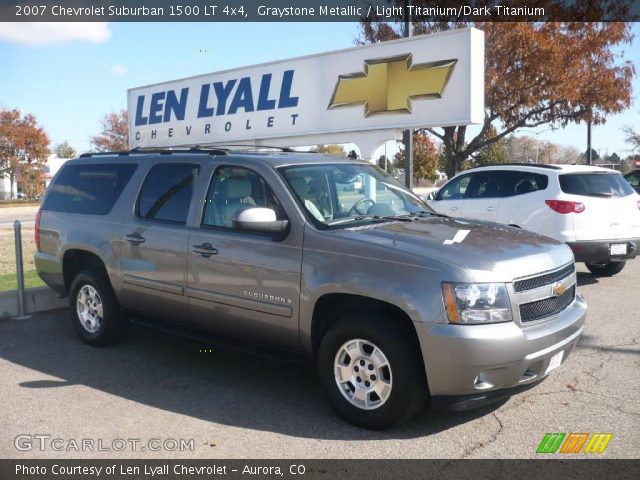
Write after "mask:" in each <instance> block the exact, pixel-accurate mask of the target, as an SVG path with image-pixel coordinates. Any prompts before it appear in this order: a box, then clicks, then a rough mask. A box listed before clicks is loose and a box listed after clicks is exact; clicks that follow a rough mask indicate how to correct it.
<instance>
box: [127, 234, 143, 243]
mask: <svg viewBox="0 0 640 480" xmlns="http://www.w3.org/2000/svg"><path fill="white" fill-rule="evenodd" d="M124 238H125V239H126V240H127V242H129V243H132V244H133V245H140V244H141V243H144V241H145V238H144V237H143V236H142V235H140V234H139V233H138V232H136V233H130V234H129V235H125V236H124Z"/></svg>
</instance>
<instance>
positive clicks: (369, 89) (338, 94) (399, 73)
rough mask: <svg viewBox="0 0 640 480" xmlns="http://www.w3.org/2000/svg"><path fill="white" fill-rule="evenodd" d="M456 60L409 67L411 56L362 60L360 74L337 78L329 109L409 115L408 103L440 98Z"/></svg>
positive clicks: (374, 113)
mask: <svg viewBox="0 0 640 480" xmlns="http://www.w3.org/2000/svg"><path fill="white" fill-rule="evenodd" d="M456 62H457V60H443V61H440V62H430V63H422V64H418V65H412V64H411V55H404V56H401V57H394V58H385V59H378V60H365V62H364V72H357V73H350V74H347V75H340V77H339V79H338V84H337V85H336V88H335V90H334V92H333V97H332V98H331V102H330V103H329V108H335V107H344V106H348V105H364V106H365V116H367V117H368V116H369V115H376V114H380V113H411V101H412V100H413V99H419V98H441V96H442V92H444V89H445V87H446V86H447V82H448V81H449V78H450V77H451V73H452V72H453V69H454V67H455V65H456Z"/></svg>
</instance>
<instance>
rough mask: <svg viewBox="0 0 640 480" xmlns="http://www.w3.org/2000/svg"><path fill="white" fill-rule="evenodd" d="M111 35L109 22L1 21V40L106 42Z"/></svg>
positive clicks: (39, 42) (29, 42) (24, 42)
mask: <svg viewBox="0 0 640 480" xmlns="http://www.w3.org/2000/svg"><path fill="white" fill-rule="evenodd" d="M110 37H111V31H110V30H109V24H108V23H107V22H94V23H91V22H41V23H35V22H24V23H15V22H0V42H2V41H5V42H11V43H20V44H23V45H47V44H51V43H69V42H77V41H79V42H91V43H101V42H106V41H107V40H109V38H110Z"/></svg>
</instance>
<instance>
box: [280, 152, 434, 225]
mask: <svg viewBox="0 0 640 480" xmlns="http://www.w3.org/2000/svg"><path fill="white" fill-rule="evenodd" d="M280 171H281V173H282V174H283V176H284V178H285V180H286V182H287V183H288V184H289V187H290V188H291V191H292V192H293V193H294V194H295V196H296V197H297V200H298V202H299V203H300V205H302V206H303V207H304V209H305V210H306V211H307V213H308V214H309V216H310V217H312V218H313V219H314V220H316V223H317V224H318V225H321V226H326V227H333V226H350V224H353V223H354V222H366V221H379V220H381V219H382V220H389V219H395V218H402V217H404V216H409V215H411V214H416V215H417V214H420V213H433V210H431V208H429V207H428V206H427V205H426V204H425V203H424V202H423V201H422V200H420V199H419V198H418V197H416V196H415V195H414V194H413V193H411V192H410V191H408V190H407V189H406V188H405V187H403V186H402V185H401V184H400V183H398V182H397V181H396V180H395V179H394V178H393V177H392V176H391V175H389V174H388V173H386V172H385V171H384V170H382V169H380V168H378V167H376V166H374V165H363V164H346V163H335V164H324V165H303V166H291V167H282V168H280Z"/></svg>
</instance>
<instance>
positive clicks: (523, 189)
mask: <svg viewBox="0 0 640 480" xmlns="http://www.w3.org/2000/svg"><path fill="white" fill-rule="evenodd" d="M548 185H549V177H547V176H546V175H543V174H541V173H531V172H509V180H508V182H507V183H506V185H505V196H507V197H509V196H512V195H524V194H526V193H531V192H537V191H538V190H544V189H546V188H547V186H548Z"/></svg>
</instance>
